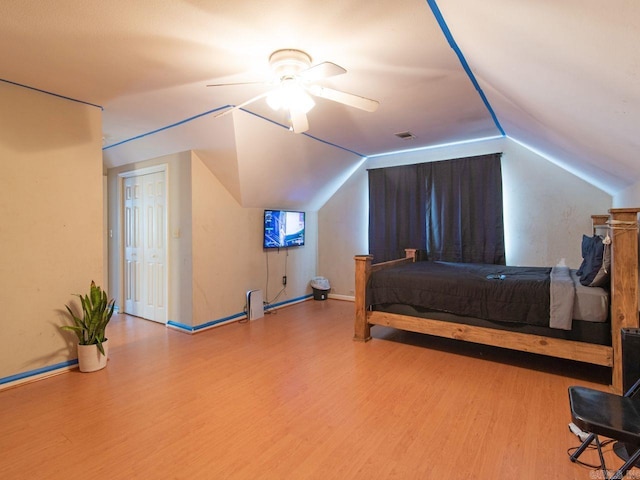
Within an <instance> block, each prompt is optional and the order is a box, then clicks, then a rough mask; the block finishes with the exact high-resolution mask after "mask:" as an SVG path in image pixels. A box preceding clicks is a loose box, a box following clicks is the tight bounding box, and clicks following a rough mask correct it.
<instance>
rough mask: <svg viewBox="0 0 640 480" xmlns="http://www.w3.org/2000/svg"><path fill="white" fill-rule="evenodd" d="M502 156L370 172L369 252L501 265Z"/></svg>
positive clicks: (380, 257)
mask: <svg viewBox="0 0 640 480" xmlns="http://www.w3.org/2000/svg"><path fill="white" fill-rule="evenodd" d="M501 156H502V154H501V153H495V154H489V155H481V156H476V157H466V158H458V159H454V160H444V161H439V162H428V163H420V164H414V165H402V166H397V167H388V168H379V169H372V170H369V253H370V254H371V255H373V256H374V259H375V261H376V262H383V261H386V260H392V259H394V258H400V257H403V256H404V249H405V248H421V249H425V250H426V252H427V256H428V258H429V260H441V261H448V262H466V263H493V264H501V265H504V264H505V250H504V223H503V207H502V169H501V165H500V158H501Z"/></svg>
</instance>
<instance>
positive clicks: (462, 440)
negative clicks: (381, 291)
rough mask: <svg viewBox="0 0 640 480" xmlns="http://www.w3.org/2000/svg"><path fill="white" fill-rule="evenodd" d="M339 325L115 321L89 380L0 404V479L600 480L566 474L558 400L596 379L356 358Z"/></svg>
mask: <svg viewBox="0 0 640 480" xmlns="http://www.w3.org/2000/svg"><path fill="white" fill-rule="evenodd" d="M353 312H354V306H353V304H352V303H349V302H343V301H337V300H327V301H313V300H311V301H307V302H304V303H301V304H296V305H292V306H289V307H286V308H283V309H280V310H278V311H277V312H276V313H274V314H271V315H267V316H265V318H263V319H260V320H255V321H252V322H250V323H242V324H241V323H233V324H230V325H225V326H222V327H219V328H215V329H212V330H208V331H205V332H202V333H198V334H196V335H187V334H185V333H181V332H177V331H174V330H171V329H168V328H166V327H164V326H163V325H159V324H155V323H152V322H148V321H145V320H141V319H138V318H133V317H129V316H125V315H119V316H117V317H114V319H113V320H112V322H111V324H110V325H109V329H108V335H109V339H110V344H111V345H110V359H109V363H108V366H107V368H106V369H104V370H101V371H99V372H95V373H80V372H78V371H77V370H74V371H71V372H68V373H64V374H61V375H57V376H55V377H51V378H48V379H45V380H41V381H37V382H32V383H29V384H26V385H21V386H18V387H15V388H11V389H7V390H4V391H0V432H1V434H0V479H7V480H16V479H29V480H34V479H52V480H55V479H65V480H72V479H80V478H82V479H85V478H91V479H134V478H135V479H137V478H139V479H226V478H229V479H340V480H343V479H402V480H404V479H436V478H437V479H441V478H447V479H471V478H472V479H479V478H486V479H496V478H505V479H535V480H543V479H544V480H546V479H584V480H588V479H591V478H600V477H599V476H597V475H599V474H598V473H597V472H593V471H592V469H589V468H586V467H582V466H580V465H577V464H573V463H571V462H570V461H569V459H568V456H567V453H566V452H567V449H568V448H570V447H573V446H577V445H578V443H579V442H578V440H577V438H576V437H575V436H574V435H573V434H571V433H570V432H569V430H568V428H567V424H568V422H569V421H570V417H569V407H568V397H567V387H568V386H570V385H573V384H581V385H587V386H593V387H596V388H601V389H603V390H604V389H607V383H608V381H609V377H608V371H607V370H606V369H604V368H600V367H594V366H590V365H584V364H578V363H575V362H570V361H563V360H558V359H552V358H547V357H542V356H536V355H530V354H525V353H520V352H510V351H506V350H501V349H495V348H490V347H483V346H477V345H472V344H466V343H461V342H456V341H452V340H445V339H437V338H433V337H428V336H423V335H419V334H411V333H405V332H397V331H393V330H390V329H384V328H382V327H374V329H373V335H374V339H373V340H371V341H370V342H368V343H358V342H354V341H352V336H353ZM610 450H611V447H608V452H607V456H606V458H607V460H608V463H609V464H610V466H611V467H617V466H619V465H621V463H622V462H621V461H620V460H618V459H617V457H615V456H614V454H613V453H612V452H611V451H610ZM583 457H584V459H585V460H588V461H590V462H593V463H597V455H596V454H595V452H587V453H586V454H585V455H583ZM634 473H635V470H634Z"/></svg>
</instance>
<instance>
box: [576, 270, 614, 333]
mask: <svg viewBox="0 0 640 480" xmlns="http://www.w3.org/2000/svg"><path fill="white" fill-rule="evenodd" d="M571 278H573V282H574V284H575V286H576V295H575V298H574V302H573V319H574V320H583V321H586V322H606V321H607V320H608V319H609V308H610V300H609V291H608V290H607V289H604V288H600V287H585V286H584V285H582V284H581V283H580V277H578V275H576V270H571Z"/></svg>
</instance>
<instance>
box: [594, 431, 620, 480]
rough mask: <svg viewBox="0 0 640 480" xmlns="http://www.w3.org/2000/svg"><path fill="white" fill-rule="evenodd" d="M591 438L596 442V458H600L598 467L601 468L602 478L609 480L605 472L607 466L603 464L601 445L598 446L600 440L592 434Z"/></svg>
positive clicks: (606, 471)
mask: <svg viewBox="0 0 640 480" xmlns="http://www.w3.org/2000/svg"><path fill="white" fill-rule="evenodd" d="M593 436H594V437H595V440H596V447H598V456H599V457H600V465H601V466H602V474H603V476H604V480H609V473H608V470H607V465H606V464H605V463H604V455H603V454H602V445H600V439H599V438H598V435H595V434H593ZM621 478H622V477H621Z"/></svg>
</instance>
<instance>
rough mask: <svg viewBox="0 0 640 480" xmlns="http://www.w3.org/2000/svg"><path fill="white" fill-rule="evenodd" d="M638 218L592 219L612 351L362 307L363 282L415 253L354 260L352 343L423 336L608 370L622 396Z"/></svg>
mask: <svg viewBox="0 0 640 480" xmlns="http://www.w3.org/2000/svg"><path fill="white" fill-rule="evenodd" d="M638 212H640V208H615V209H611V210H609V215H593V216H592V217H591V218H592V222H593V226H594V231H595V229H596V228H603V227H604V228H606V226H607V225H608V228H609V230H610V236H611V240H612V243H611V314H610V317H611V340H612V346H607V345H594V344H590V343H585V342H577V341H573V340H564V339H559V338H551V337H545V336H541V335H532V334H526V333H520V332H510V331H504V330H495V329H491V328H485V327H477V326H471V325H466V324H464V323H452V322H445V321H441V320H433V319H425V318H417V317H411V316H407V315H399V314H392V313H386V312H377V311H372V310H369V309H368V306H367V305H366V300H365V298H366V287H367V283H368V280H369V276H370V275H371V273H372V272H374V271H376V270H381V269H384V268H388V267H393V266H395V265H399V264H402V263H407V262H413V261H414V258H415V252H416V250H415V249H413V250H412V249H408V250H407V256H406V258H402V259H399V260H391V261H389V262H384V263H378V264H373V263H372V260H373V257H372V256H371V255H357V256H356V257H355V261H356V285H355V325H354V328H355V334H354V340H356V341H361V342H366V341H368V340H370V339H371V326H373V325H384V326H387V327H393V328H398V329H401V330H408V331H411V332H419V333H426V334H429V335H435V336H439V337H447V338H453V339H456V340H463V341H467V342H474V343H480V344H484V345H493V346H496V347H503V348H509V349H512V350H519V351H524V352H531V353H538V354H543V355H549V356H551V357H558V358H565V359H570V360H577V361H580V362H586V363H592V364H595V365H603V366H606V367H611V369H612V373H611V379H612V388H613V390H614V391H615V392H617V393H621V392H622V343H621V342H622V339H621V335H620V330H621V329H622V328H638V326H639V321H638Z"/></svg>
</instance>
